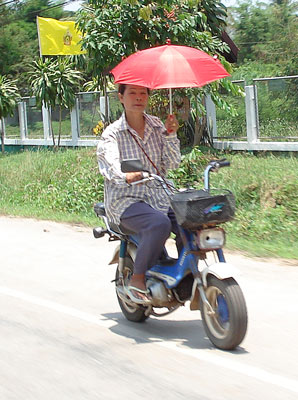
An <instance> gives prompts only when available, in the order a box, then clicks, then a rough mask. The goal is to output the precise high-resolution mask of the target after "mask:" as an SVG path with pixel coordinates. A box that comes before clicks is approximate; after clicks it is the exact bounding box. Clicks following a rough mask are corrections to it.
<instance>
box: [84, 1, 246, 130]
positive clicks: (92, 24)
mask: <svg viewBox="0 0 298 400" xmlns="http://www.w3.org/2000/svg"><path fill="white" fill-rule="evenodd" d="M225 16H226V8H225V6H224V5H223V4H222V3H220V1H218V0H212V1H211V0H201V1H199V0H184V1H183V0H167V1H165V0H158V1H155V2H152V1H138V0H127V1H123V0H114V1H113V2H112V3H111V2H110V1H107V0H89V1H88V3H87V4H86V5H85V6H84V7H83V8H81V10H80V11H79V12H78V17H77V26H78V28H79V29H80V30H81V31H82V33H83V34H84V37H83V40H82V47H83V48H84V49H86V50H87V52H88V57H89V58H88V61H89V62H88V64H89V71H90V73H91V74H92V75H93V76H95V77H96V80H97V82H98V83H99V86H100V87H101V88H102V89H103V90H104V91H105V87H106V80H107V74H108V72H109V70H110V69H112V67H114V66H115V65H116V64H118V63H119V62H120V61H121V59H122V58H123V57H126V56H128V55H130V54H131V53H134V52H135V51H137V50H141V49H145V48H148V47H151V46H156V45H162V44H165V43H166V40H167V39H170V40H171V43H172V44H181V45H188V46H192V47H195V48H198V49H201V50H203V51H205V52H208V53H209V54H212V55H214V54H217V55H218V56H219V58H220V60H221V62H222V63H223V64H224V66H225V67H226V69H227V70H228V71H231V66H230V64H229V63H228V62H226V60H225V59H224V58H223V57H222V56H221V53H222V52H223V51H228V47H227V45H226V44H225V43H223V42H222V40H221V39H220V33H221V30H222V29H223V27H224V18H225ZM220 85H224V86H225V88H226V89H227V90H228V91H230V92H231V91H232V92H233V93H234V94H240V93H241V92H242V91H241V89H239V88H238V87H235V86H234V85H233V84H231V83H230V82H228V81H225V82H221V83H217V82H215V83H213V84H210V85H208V87H205V88H202V89H200V90H192V92H191V93H192V96H191V100H192V101H191V105H192V111H193V113H194V115H195V118H196V120H197V122H198V121H199V116H200V115H201V114H202V113H203V112H204V108H203V107H200V104H199V102H198V93H200V94H201V98H202V99H203V97H204V94H206V93H207V92H208V93H211V96H212V98H213V100H214V101H215V102H216V103H217V104H218V105H219V106H220V107H224V108H225V109H226V110H228V111H231V112H232V108H231V107H230V106H229V105H228V104H227V103H225V102H224V101H223V100H221V99H220V96H219V87H220ZM195 126H196V130H195V134H197V132H198V129H197V128H198V127H197V125H195Z"/></svg>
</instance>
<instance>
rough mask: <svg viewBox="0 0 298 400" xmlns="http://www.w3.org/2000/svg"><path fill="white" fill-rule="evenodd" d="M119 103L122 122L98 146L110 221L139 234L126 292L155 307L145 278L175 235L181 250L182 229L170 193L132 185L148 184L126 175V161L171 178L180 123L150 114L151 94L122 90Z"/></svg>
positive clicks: (177, 157) (134, 88)
mask: <svg viewBox="0 0 298 400" xmlns="http://www.w3.org/2000/svg"><path fill="white" fill-rule="evenodd" d="M118 97H119V100H120V102H121V103H122V105H123V107H124V112H123V114H122V116H121V117H120V119H118V120H117V121H115V122H114V123H112V124H111V125H110V126H108V127H107V128H106V129H105V131H104V132H103V134H102V137H101V139H100V140H99V143H98V146H97V158H98V164H99V170H100V172H101V174H102V175H103V176H104V177H105V193H104V195H105V206H106V212H107V217H108V219H109V220H110V221H111V222H113V223H115V224H117V225H121V226H122V227H123V228H126V229H129V230H130V231H133V232H135V233H136V234H137V235H138V237H139V247H138V251H137V254H136V259H135V263H134V273H133V275H132V277H131V279H130V282H129V285H128V286H127V287H126V292H127V294H128V296H129V297H130V298H131V299H132V300H133V301H134V302H136V303H139V304H146V303H149V302H150V296H149V293H148V291H147V289H146V282H145V273H146V271H147V269H148V268H150V267H151V266H152V265H154V264H155V263H156V261H157V259H158V258H159V256H160V255H161V253H162V250H163V247H164V244H165V242H166V240H167V238H168V237H169V235H170V233H171V230H172V231H173V232H174V233H175V234H176V242H177V241H178V245H177V247H178V248H180V247H181V243H180V236H179V231H178V226H177V223H176V219H175V216H174V213H173V211H172V210H171V209H170V203H169V200H168V197H167V196H166V194H165V192H164V190H163V189H162V188H161V187H156V185H147V184H146V185H145V184H140V185H130V184H131V183H132V182H135V181H138V180H140V179H142V175H141V172H129V173H123V172H121V166H120V165H121V161H122V160H125V159H133V158H134V159H136V158H137V159H141V160H142V162H143V165H144V169H145V170H148V171H150V172H152V173H155V174H157V173H159V174H160V175H161V176H163V177H165V176H166V173H167V170H168V169H174V168H177V167H178V166H179V164H180V160H181V155H180V143H179V140H178V138H177V134H176V132H177V129H178V122H177V119H176V117H175V116H174V115H169V116H168V117H167V120H166V122H165V125H164V124H163V123H162V122H161V120H160V119H159V118H157V117H153V116H151V115H148V114H146V113H145V109H146V106H147V103H148V98H149V90H148V89H147V88H144V87H141V86H135V85H124V84H121V85H119V89H118Z"/></svg>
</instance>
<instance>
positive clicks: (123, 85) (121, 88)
mask: <svg viewBox="0 0 298 400" xmlns="http://www.w3.org/2000/svg"><path fill="white" fill-rule="evenodd" d="M127 85H128V84H126V83H120V84H119V86H118V93H120V94H124V92H125V89H126V86H127ZM146 89H147V92H148V94H150V89H149V88H146Z"/></svg>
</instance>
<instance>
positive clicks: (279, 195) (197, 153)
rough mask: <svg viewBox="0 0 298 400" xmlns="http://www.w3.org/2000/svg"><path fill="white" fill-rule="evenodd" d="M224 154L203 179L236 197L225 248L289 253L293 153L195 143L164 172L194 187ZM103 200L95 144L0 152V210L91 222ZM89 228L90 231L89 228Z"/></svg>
mask: <svg viewBox="0 0 298 400" xmlns="http://www.w3.org/2000/svg"><path fill="white" fill-rule="evenodd" d="M222 157H226V158H227V159H228V160H230V161H231V167H230V168H223V169H221V170H220V171H219V172H218V173H217V174H215V173H214V174H212V176H211V184H212V186H213V187H217V188H227V189H230V190H231V191H232V192H233V193H234V195H235V197H236V201H237V213H236V218H235V219H234V221H233V222H229V223H227V224H225V228H226V230H227V232H228V235H227V248H229V249H234V250H240V251H244V252H247V253H249V254H251V255H256V256H265V257H282V258H296V259H298V255H297V243H298V225H297V220H298V174H297V171H298V159H297V158H296V157H294V156H290V155H280V156H276V155H272V154H267V153H262V154H258V155H253V154H252V153H247V154H241V155H240V154H223V153H219V152H213V151H211V150H210V149H204V148H202V149H201V150H200V149H199V148H198V147H195V148H194V149H192V150H191V151H189V150H188V151H187V150H185V151H184V155H183V161H182V164H181V166H180V168H179V169H177V170H175V171H171V173H170V175H171V178H172V179H174V181H175V182H176V185H177V186H178V187H187V186H188V185H190V186H192V187H198V188H200V187H202V184H203V180H202V173H203V169H204V167H205V165H206V164H207V163H208V161H209V160H210V159H214V158H222ZM102 200H103V179H102V177H101V175H100V174H99V173H98V168H97V162H96V156H95V149H94V148H92V149H90V148H89V149H81V150H63V149H61V150H60V151H58V152H52V151H47V150H39V151H25V152H22V153H17V154H5V155H1V156H0V213H1V214H4V215H14V216H23V217H33V218H40V219H50V220H54V221H59V222H69V223H74V224H84V225H86V226H90V227H92V226H96V225H98V223H99V221H98V219H97V218H96V217H95V215H94V212H93V204H94V203H95V202H97V201H102ZM90 234H91V233H90Z"/></svg>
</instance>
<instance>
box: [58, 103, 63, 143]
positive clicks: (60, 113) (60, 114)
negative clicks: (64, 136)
mask: <svg viewBox="0 0 298 400" xmlns="http://www.w3.org/2000/svg"><path fill="white" fill-rule="evenodd" d="M61 125H62V107H61V106H59V133H58V148H59V146H60V139H61Z"/></svg>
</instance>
